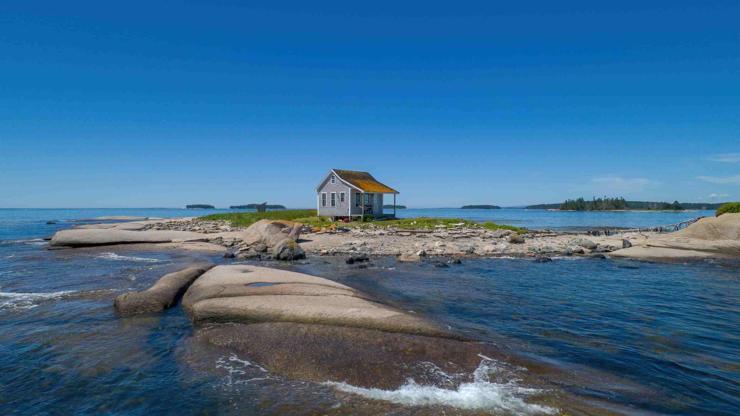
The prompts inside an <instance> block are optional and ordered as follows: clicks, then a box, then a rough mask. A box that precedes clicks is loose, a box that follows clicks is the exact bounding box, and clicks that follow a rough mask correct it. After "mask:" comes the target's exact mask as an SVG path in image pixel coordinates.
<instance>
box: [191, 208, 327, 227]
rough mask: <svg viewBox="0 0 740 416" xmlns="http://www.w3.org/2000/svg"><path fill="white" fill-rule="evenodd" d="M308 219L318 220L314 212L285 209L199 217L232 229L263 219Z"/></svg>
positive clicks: (311, 210) (247, 225)
mask: <svg viewBox="0 0 740 416" xmlns="http://www.w3.org/2000/svg"><path fill="white" fill-rule="evenodd" d="M308 217H313V218H316V219H318V217H316V210H314V209H286V210H278V211H266V212H230V213H224V214H213V215H206V216H205V217H200V218H199V219H201V220H205V221H219V220H221V221H228V222H229V223H231V225H232V226H234V227H249V226H250V225H252V224H254V223H255V222H257V221H259V220H263V219H269V220H291V221H295V220H297V219H299V218H301V219H303V218H308ZM301 222H302V221H301Z"/></svg>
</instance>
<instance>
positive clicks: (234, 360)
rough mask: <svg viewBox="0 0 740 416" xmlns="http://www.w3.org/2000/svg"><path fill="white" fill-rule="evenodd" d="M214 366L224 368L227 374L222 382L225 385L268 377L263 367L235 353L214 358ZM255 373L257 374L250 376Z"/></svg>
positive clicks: (245, 382)
mask: <svg viewBox="0 0 740 416" xmlns="http://www.w3.org/2000/svg"><path fill="white" fill-rule="evenodd" d="M216 368H220V369H222V370H226V372H227V374H226V378H225V380H224V384H226V385H227V386H235V385H239V384H248V383H251V382H254V381H260V380H268V379H270V375H269V374H268V371H267V370H266V369H265V368H264V367H262V366H260V365H259V364H255V363H253V362H251V361H248V360H244V359H242V358H239V357H238V356H237V355H236V354H233V353H232V354H231V355H229V356H228V357H220V358H219V359H218V360H216ZM255 370H256V371H255ZM255 375H259V376H258V377H252V376H255Z"/></svg>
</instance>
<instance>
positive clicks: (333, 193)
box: [331, 192, 337, 207]
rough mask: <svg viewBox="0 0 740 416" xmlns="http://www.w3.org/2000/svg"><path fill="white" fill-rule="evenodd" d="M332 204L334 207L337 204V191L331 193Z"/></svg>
mask: <svg viewBox="0 0 740 416" xmlns="http://www.w3.org/2000/svg"><path fill="white" fill-rule="evenodd" d="M331 206H333V207H335V206H337V193H336V192H332V193H331Z"/></svg>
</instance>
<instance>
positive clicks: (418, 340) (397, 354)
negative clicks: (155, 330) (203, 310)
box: [197, 322, 494, 389]
mask: <svg viewBox="0 0 740 416" xmlns="http://www.w3.org/2000/svg"><path fill="white" fill-rule="evenodd" d="M197 336H198V337H199V338H200V339H201V340H204V341H207V342H209V343H211V344H213V345H217V346H221V347H228V348H231V349H235V350H237V351H240V352H243V353H245V354H246V355H247V356H249V357H250V358H252V359H254V360H256V361H257V362H259V363H260V364H261V365H263V366H264V367H266V368H268V369H269V370H270V371H272V372H275V373H277V374H280V375H283V376H286V377H289V378H292V379H298V380H307V381H317V382H323V381H328V380H336V381H344V382H347V383H349V384H352V385H356V386H362V387H375V388H385V389H392V388H396V387H398V386H400V385H402V384H404V383H405V382H406V381H407V380H408V379H409V378H410V377H411V378H414V379H415V380H417V381H418V382H427V383H429V384H439V382H440V380H429V379H430V378H432V377H434V374H433V373H430V372H429V371H425V369H424V368H423V367H416V366H418V363H420V362H425V363H432V364H433V365H434V366H435V367H437V368H439V369H441V370H442V371H444V372H445V373H447V374H456V373H465V374H470V373H472V372H473V371H474V370H475V368H476V367H477V366H478V365H479V364H480V362H481V356H480V354H483V355H485V354H489V355H492V354H493V353H494V351H493V349H492V348H491V347H490V346H488V345H485V344H481V343H476V342H464V341H458V340H453V339H444V338H436V337H429V336H420V335H409V334H402V333H391V332H385V331H379V330H373V329H365V328H352V327H339V326H331V325H315V324H314V325H312V324H302V323H289V322H272V323H258V324H230V325H219V326H211V327H208V328H203V329H200V330H199V331H198V333H197ZM450 387H452V386H450Z"/></svg>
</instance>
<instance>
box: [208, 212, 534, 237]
mask: <svg viewBox="0 0 740 416" xmlns="http://www.w3.org/2000/svg"><path fill="white" fill-rule="evenodd" d="M200 219H201V220H207V221H209V220H210V221H215V220H221V221H228V222H229V223H230V224H231V225H232V226H233V227H249V226H250V225H252V224H254V223H255V222H257V221H259V220H262V219H271V220H290V221H297V222H300V223H303V224H305V225H308V226H310V227H327V226H329V225H332V224H336V225H338V226H342V227H356V228H368V227H376V228H400V229H406V230H428V229H449V228H455V227H458V226H464V227H471V228H472V227H483V228H485V229H487V230H512V231H515V232H517V233H523V232H525V230H524V229H523V228H519V227H514V226H511V225H501V224H496V223H494V222H484V223H477V222H474V221H469V220H462V219H459V218H427V217H419V218H403V219H397V220H385V221H383V220H377V221H365V222H360V221H352V222H349V223H340V222H336V223H335V222H331V221H329V219H328V218H326V217H317V216H316V211H315V210H313V209H290V210H281V211H267V212H231V213H225V214H213V215H207V216H205V217H200Z"/></svg>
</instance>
